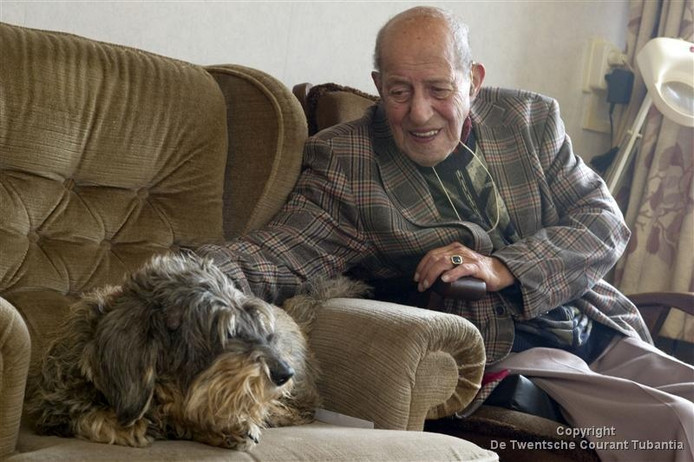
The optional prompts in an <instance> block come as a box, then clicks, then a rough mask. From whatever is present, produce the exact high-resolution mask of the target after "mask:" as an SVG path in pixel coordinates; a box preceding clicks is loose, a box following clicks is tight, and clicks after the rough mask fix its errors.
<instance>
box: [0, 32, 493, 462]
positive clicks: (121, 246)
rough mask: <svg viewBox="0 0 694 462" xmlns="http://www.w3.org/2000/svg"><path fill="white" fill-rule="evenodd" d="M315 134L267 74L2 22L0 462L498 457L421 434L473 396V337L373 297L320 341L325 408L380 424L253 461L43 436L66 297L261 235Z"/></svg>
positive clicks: (302, 437)
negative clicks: (37, 399) (35, 388)
mask: <svg viewBox="0 0 694 462" xmlns="http://www.w3.org/2000/svg"><path fill="white" fill-rule="evenodd" d="M306 127H307V126H306V119H305V116H304V113H303V111H302V109H301V106H300V105H299V103H298V101H297V100H296V99H295V98H294V97H293V95H292V93H291V92H290V91H289V90H287V88H286V87H284V86H283V85H282V84H281V83H279V82H278V81H277V80H276V79H274V78H273V77H271V76H269V75H267V74H265V73H263V72H260V71H258V70H254V69H250V68H247V67H243V66H239V65H220V66H208V67H201V66H197V65H193V64H190V63H186V62H182V61H177V60H174V59H170V58H166V57H162V56H157V55H154V54H151V53H147V52H145V51H142V50H137V49H132V48H126V47H122V46H117V45H112V44H106V43H101V42H97V41H94V40H90V39H86V38H82V37H77V36H73V35H68V34H64V33H57V32H50V31H39V30H32V29H27V28H22V27H17V26H13V25H9V24H0V216H1V218H0V253H1V255H0V459H2V460H7V461H10V462H19V461H39V460H40V461H46V460H70V461H79V460H84V461H97V460H128V461H131V462H134V461H138V460H147V461H156V460H165V461H168V462H171V461H176V460H186V461H189V460H195V461H208V460H210V461H211V460H215V461H227V460H228V461H236V460H268V461H272V460H281V461H288V460H321V461H328V460H330V461H338V460H350V461H352V460H377V461H387V460H397V461H406V460H436V461H441V460H478V461H492V460H497V458H496V455H495V454H494V453H492V452H490V451H487V450H484V449H481V448H479V447H478V446H476V445H474V444H472V443H469V442H467V441H465V440H462V439H458V438H454V437H450V436H445V435H440V434H433V433H427V432H422V431H421V430H422V428H423V426H424V421H425V419H426V418H427V417H430V418H432V417H433V418H436V417H443V416H446V415H450V414H452V413H454V412H455V411H457V410H459V409H460V408H462V407H464V406H465V405H466V404H467V403H468V402H469V401H470V400H471V399H472V397H473V396H474V394H475V392H476V388H477V386H478V384H479V380H480V378H481V374H482V368H483V364H484V349H483V346H482V343H481V337H480V336H479V333H478V332H477V331H476V329H475V328H474V327H473V326H472V325H471V324H469V323H468V322H466V321H465V320H463V319H461V318H458V317H455V316H451V315H446V314H441V313H435V312H430V311H426V310H418V309H415V308H408V307H404V306H399V305H393V304H388V303H380V302H374V301H370V300H347V299H335V300H332V301H330V302H329V303H327V304H326V305H325V306H324V307H322V309H321V310H320V313H319V315H318V318H317V320H316V323H315V326H314V328H313V331H312V334H311V338H310V344H311V347H312V348H313V349H314V351H315V353H316V356H317V357H318V360H319V362H320V366H321V368H322V369H323V374H322V376H321V379H320V383H319V387H320V392H321V394H322V397H323V400H324V407H325V408H326V409H328V410H331V411H335V412H339V413H342V414H347V415H350V416H353V417H357V418H360V419H363V420H366V421H369V422H373V423H374V426H375V429H362V428H348V427H344V426H338V425H335V424H331V423H325V422H319V421H317V422H315V423H313V424H309V425H304V426H297V427H284V428H272V429H267V430H266V431H264V433H263V435H262V439H261V442H260V444H259V445H258V446H257V447H256V448H255V449H254V450H253V451H252V452H251V453H245V452H239V451H232V450H226V449H220V448H216V447H211V446H207V445H204V444H200V443H196V442H190V441H156V442H154V443H153V444H152V445H151V446H150V447H148V448H145V449H135V448H128V447H121V446H111V445H105V444H98V443H92V442H89V441H83V440H78V439H75V438H60V437H55V436H40V435H37V434H36V433H35V432H34V431H33V427H32V423H31V422H30V421H29V420H28V419H27V417H26V415H24V413H23V403H24V400H25V389H26V386H27V377H30V376H31V375H30V374H29V371H33V370H35V368H36V367H38V366H37V358H39V357H40V355H41V353H42V351H43V350H44V348H45V346H46V342H47V339H48V338H50V335H51V333H52V332H53V331H54V329H55V328H56V326H57V324H58V323H59V322H60V320H61V318H62V317H63V316H64V314H65V313H66V310H67V308H68V306H69V305H70V303H71V302H72V301H73V300H74V299H75V298H76V297H77V296H78V295H79V294H80V293H82V292H84V291H88V290H90V289H93V288H95V287H98V286H101V285H104V284H109V283H117V282H119V281H120V280H121V278H122V277H123V275H124V274H126V273H127V272H129V271H132V270H133V269H134V268H137V267H138V266H139V265H140V264H141V263H142V262H144V261H145V260H147V259H148V258H149V257H150V256H151V255H153V254H158V253H164V252H168V251H170V250H176V249H178V248H182V247H189V246H195V245H197V244H200V243H204V242H214V241H221V240H224V239H232V238H234V237H235V236H238V235H239V234H242V233H244V232H246V231H247V230H250V229H253V228H256V227H258V226H261V225H263V223H265V222H266V221H267V220H268V219H269V218H270V217H271V216H272V215H273V214H274V213H275V212H276V211H277V210H278V208H279V207H280V206H281V205H282V203H283V202H284V201H285V199H286V197H287V195H288V194H289V192H290V191H291V188H292V186H293V184H294V182H295V180H296V178H297V176H298V174H299V171H300V168H301V153H302V146H303V142H304V140H305V138H306V136H307V128H306ZM358 339H369V341H358ZM384 358H386V359H387V360H386V361H384Z"/></svg>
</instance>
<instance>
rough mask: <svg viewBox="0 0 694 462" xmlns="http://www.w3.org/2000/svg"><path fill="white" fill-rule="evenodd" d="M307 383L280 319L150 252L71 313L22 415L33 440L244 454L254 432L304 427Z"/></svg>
mask: <svg viewBox="0 0 694 462" xmlns="http://www.w3.org/2000/svg"><path fill="white" fill-rule="evenodd" d="M323 295H325V294H323ZM306 300H309V301H310V300H314V301H315V300H316V297H313V298H309V299H305V301H306ZM312 303H313V305H311V307H309V308H310V309H313V308H315V306H316V305H315V303H314V302H312ZM290 305H291V303H290ZM294 306H296V304H295V305H294ZM304 313H306V310H304ZM304 318H305V319H304V322H303V324H306V325H308V324H309V323H310V315H309V316H304ZM315 376H316V367H315V364H314V361H313V359H312V356H311V354H310V352H309V350H308V346H307V341H306V337H305V334H304V333H303V332H302V331H301V329H300V328H299V326H298V325H297V323H296V322H294V321H293V320H292V318H291V317H290V316H289V315H288V314H287V313H286V312H285V311H283V310H282V309H280V308H278V307H275V306H273V305H270V304H268V303H265V302H263V301H262V300H260V299H258V298H255V297H249V296H246V295H244V294H243V293H241V292H240V291H239V290H237V289H236V288H235V287H234V285H233V283H232V282H231V280H230V279H229V278H227V277H226V276H225V275H224V274H223V273H222V272H221V271H220V270H219V269H218V268H217V267H216V266H215V265H214V264H213V263H212V262H211V261H209V260H206V259H202V258H200V257H196V256H194V255H191V254H187V255H168V256H159V257H155V258H153V259H152V260H151V261H150V262H149V263H148V264H147V265H145V266H144V267H143V268H142V269H140V270H138V271H136V272H135V273H133V274H132V275H131V276H129V277H128V278H126V280H125V281H124V283H123V284H122V285H121V286H118V287H107V288H104V289H101V290H97V291H95V292H93V293H91V294H88V295H86V296H85V297H83V298H82V299H81V300H80V301H79V302H77V303H76V304H75V305H74V306H73V307H72V308H71V313H70V315H69V317H68V318H67V320H66V322H65V323H64V325H63V326H62V328H61V329H60V332H59V333H58V335H57V337H56V339H55V340H54V341H53V342H52V343H51V345H50V346H49V348H48V351H47V353H46V355H45V357H44V359H43V363H42V368H41V370H40V372H39V376H38V377H35V378H34V379H33V382H34V389H33V391H32V392H31V396H32V397H31V399H30V403H29V404H30V406H29V408H30V412H31V413H32V415H33V416H34V417H35V419H36V425H37V430H38V431H39V432H40V433H43V434H58V435H64V436H71V435H75V436H78V437H82V438H86V439H90V440H94V441H100V442H105V443H115V444H122V445H129V446H138V447H139V446H146V445H148V444H150V443H151V441H152V440H153V439H169V438H171V439H193V440H197V441H201V442H204V443H208V444H212V445H215V446H222V447H228V448H235V449H250V448H252V447H253V446H254V445H255V444H257V442H258V441H259V438H260V431H261V429H262V428H263V427H265V426H279V425H294V424H302V423H307V422H310V421H311V420H312V418H313V411H314V409H315V407H316V405H317V404H318V402H319V398H318V392H317V389H316V385H315V378H316V377H315Z"/></svg>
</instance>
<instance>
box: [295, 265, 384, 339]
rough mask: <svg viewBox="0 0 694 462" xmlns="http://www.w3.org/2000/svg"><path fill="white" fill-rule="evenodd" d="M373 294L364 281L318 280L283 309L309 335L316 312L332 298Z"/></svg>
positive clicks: (341, 277) (343, 278)
mask: <svg viewBox="0 0 694 462" xmlns="http://www.w3.org/2000/svg"><path fill="white" fill-rule="evenodd" d="M372 293H373V289H372V288H371V286H369V285H368V284H366V283H365V282H362V281H357V280H354V279H350V278H348V277H347V276H339V277H337V278H332V279H316V280H313V281H311V282H309V283H307V284H305V285H304V287H303V288H302V290H301V292H300V293H299V294H297V295H295V296H294V297H291V298H289V299H287V300H285V301H284V303H283V304H282V308H283V309H284V310H285V311H286V312H287V313H288V314H289V315H290V316H291V317H292V318H293V319H294V321H296V323H297V324H299V326H300V327H301V330H302V331H303V332H304V333H305V334H308V332H309V331H310V329H311V325H312V324H313V320H314V319H315V318H316V311H317V310H318V309H320V306H321V305H322V304H323V303H325V302H326V301H327V300H330V299H331V298H364V297H369V296H371V295H372Z"/></svg>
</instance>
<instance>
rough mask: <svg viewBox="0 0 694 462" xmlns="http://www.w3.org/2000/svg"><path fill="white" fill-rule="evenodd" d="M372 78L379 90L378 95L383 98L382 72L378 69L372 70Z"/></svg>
mask: <svg viewBox="0 0 694 462" xmlns="http://www.w3.org/2000/svg"><path fill="white" fill-rule="evenodd" d="M371 78H372V79H373V81H374V85H376V90H378V95H379V96H380V97H381V99H383V93H381V73H380V72H378V71H373V72H371Z"/></svg>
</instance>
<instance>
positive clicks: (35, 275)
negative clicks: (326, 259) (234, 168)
mask: <svg viewBox="0 0 694 462" xmlns="http://www.w3.org/2000/svg"><path fill="white" fill-rule="evenodd" d="M0 49H1V50H2V63H1V65H0V95H1V97H0V140H2V146H1V148H2V152H1V154H0V155H1V157H0V186H1V187H0V204H2V205H1V206H0V207H1V208H0V215H1V216H2V220H0V239H1V240H2V257H1V258H0V295H2V296H3V297H4V298H6V299H7V300H8V301H9V302H11V303H12V304H13V305H14V306H15V307H17V309H18V310H19V311H20V313H22V315H23V316H24V317H25V319H26V320H27V324H28V327H29V331H30V333H31V336H32V342H33V351H32V355H33V357H34V358H35V357H36V356H37V355H38V354H39V353H40V352H41V350H42V349H43V345H42V340H43V339H44V338H45V335H46V333H47V332H50V331H51V330H53V328H54V327H55V320H56V319H59V318H60V315H59V314H58V315H56V314H57V313H56V310H62V309H64V308H65V307H66V306H67V305H68V304H69V302H70V301H71V300H72V298H73V297H74V296H75V295H76V294H78V293H80V292H83V291H86V290H90V289H92V288H94V287H96V286H100V285H103V284H106V283H117V282H119V281H120V279H121V278H122V276H123V274H124V273H126V272H127V271H129V270H132V269H133V268H135V267H137V266H139V265H140V264H141V263H142V262H143V261H144V260H145V259H147V258H149V256H151V255H152V254H153V253H161V252H165V251H167V250H169V249H175V248H178V247H180V246H188V245H194V244H196V243H198V242H206V241H210V240H217V239H220V238H221V236H222V188H223V184H224V182H223V175H224V168H225V163H226V154H227V150H226V146H227V136H226V109H225V104H224V100H223V96H222V94H221V91H220V90H219V87H218V85H217V84H216V82H215V81H214V79H213V78H212V77H211V76H210V75H209V74H208V73H207V72H206V71H205V70H204V69H202V68H200V67H196V66H193V65H190V64H187V63H183V62H179V61H176V60H173V59H168V58H164V57H160V56H156V55H153V54H149V53H145V52H142V51H139V50H134V49H128V48H124V47H118V46H115V45H110V44H102V43H99V42H94V41H91V40H87V39H83V38H81V37H76V36H71V35H67V34H61V33H53V32H45V31H36V30H31V29H25V28H20V27H14V26H10V25H6V24H0Z"/></svg>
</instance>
